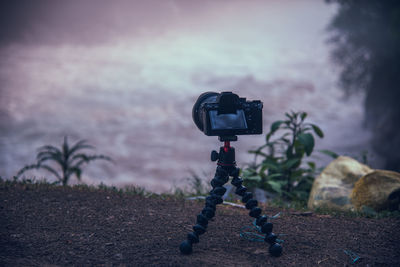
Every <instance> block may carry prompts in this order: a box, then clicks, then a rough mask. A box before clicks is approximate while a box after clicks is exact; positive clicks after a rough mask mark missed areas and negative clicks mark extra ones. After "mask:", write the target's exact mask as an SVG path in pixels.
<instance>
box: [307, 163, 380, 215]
mask: <svg viewBox="0 0 400 267" xmlns="http://www.w3.org/2000/svg"><path fill="white" fill-rule="evenodd" d="M372 171H373V170H372V169H371V168H369V167H368V166H366V165H364V164H361V163H359V162H358V161H356V160H355V159H352V158H350V157H345V156H340V157H338V158H337V159H335V160H333V161H332V162H331V163H330V164H329V165H328V166H327V167H326V168H325V169H324V170H323V171H322V172H321V174H320V175H319V176H318V177H317V178H316V179H315V180H314V183H313V186H312V189H311V193H310V197H309V199H308V208H310V209H315V208H318V207H324V208H328V209H333V210H342V211H346V210H353V209H354V207H353V205H352V203H351V200H350V195H351V192H352V190H353V187H354V184H355V183H356V182H357V181H358V179H360V178H361V177H362V176H364V175H366V174H368V173H370V172H372Z"/></svg>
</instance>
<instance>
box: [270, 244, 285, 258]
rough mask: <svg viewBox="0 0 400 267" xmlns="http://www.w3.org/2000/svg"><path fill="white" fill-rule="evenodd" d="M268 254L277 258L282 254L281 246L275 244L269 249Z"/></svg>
mask: <svg viewBox="0 0 400 267" xmlns="http://www.w3.org/2000/svg"><path fill="white" fill-rule="evenodd" d="M269 253H270V254H271V255H272V256H274V257H279V256H280V255H281V254H282V246H281V245H280V244H278V243H275V244H273V245H271V246H270V247H269Z"/></svg>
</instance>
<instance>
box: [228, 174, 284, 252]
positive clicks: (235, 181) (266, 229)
mask: <svg viewBox="0 0 400 267" xmlns="http://www.w3.org/2000/svg"><path fill="white" fill-rule="evenodd" d="M239 172H240V169H239V168H234V169H232V170H231V171H230V173H229V174H230V175H231V176H232V177H233V178H232V182H231V183H232V185H234V186H235V187H236V191H235V193H236V194H237V195H239V196H241V197H242V202H243V203H245V204H246V209H248V210H250V212H249V215H250V216H251V217H253V218H255V219H256V224H257V225H258V226H260V227H261V231H262V232H263V233H264V234H265V238H264V241H265V242H267V243H268V244H269V245H270V247H269V253H270V254H271V255H272V256H276V257H278V256H280V255H281V254H282V246H281V245H280V244H279V243H277V242H276V239H277V236H276V235H275V234H274V233H272V228H273V224H272V223H271V222H268V216H267V215H263V216H261V212H262V210H261V209H260V208H259V207H257V206H258V202H257V200H256V199H253V194H252V193H251V192H247V188H246V187H245V186H243V185H242V183H243V180H242V179H241V178H239Z"/></svg>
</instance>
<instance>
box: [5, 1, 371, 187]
mask: <svg viewBox="0 0 400 267" xmlns="http://www.w3.org/2000/svg"><path fill="white" fill-rule="evenodd" d="M171 3H174V5H172V6H171V7H170V8H171V12H172V13H173V14H175V15H174V16H172V17H173V18H174V19H173V20H172V22H170V21H169V20H168V19H166V20H165V23H164V24H163V23H155V22H154V21H153V20H151V19H149V20H148V21H144V22H142V25H141V26H140V27H138V28H134V29H132V31H133V33H134V34H131V35H129V34H126V32H124V34H122V33H120V32H118V34H119V35H118V34H115V33H114V35H112V36H113V38H112V40H110V39H107V41H99V42H94V43H87V42H86V39H85V40H81V39H79V38H77V39H76V38H75V39H73V38H72V39H67V40H63V41H62V42H61V41H60V42H45V41H43V42H28V43H18V42H14V43H12V44H10V45H7V46H3V47H2V48H1V50H0V56H1V58H2V60H1V63H0V85H1V89H0V90H1V91H0V97H1V99H0V104H1V108H0V110H1V111H2V113H0V114H2V117H1V123H0V129H1V133H0V149H1V151H0V175H1V176H3V177H12V175H15V174H16V172H17V171H18V170H19V169H20V168H21V167H22V166H24V165H25V164H28V163H33V162H34V160H35V158H34V156H35V152H36V150H35V149H36V148H38V147H39V146H41V145H44V144H53V145H59V144H61V142H62V139H63V136H64V135H68V136H69V138H70V140H72V141H77V140H79V139H88V140H89V142H90V143H91V144H93V145H94V146H96V148H97V149H96V151H95V152H96V153H102V154H106V155H109V156H111V157H112V158H113V159H114V161H115V162H116V163H115V164H110V163H108V162H101V161H98V162H94V163H92V164H90V165H88V166H87V168H85V169H84V173H83V181H84V182H86V183H88V184H98V183H99V182H101V181H102V182H104V183H106V184H114V185H118V186H122V185H125V184H136V185H139V186H144V187H146V188H147V189H149V190H152V191H155V192H163V191H166V190H171V188H173V187H176V186H178V187H184V186H185V185H186V184H187V179H186V178H187V177H189V176H190V172H191V171H194V172H196V173H198V174H200V175H203V177H204V178H205V179H210V178H211V175H212V173H213V171H214V169H215V164H214V163H211V162H210V161H209V153H210V151H211V150H213V149H218V147H219V145H220V143H219V142H218V140H217V138H216V137H207V136H205V135H203V134H202V133H201V132H200V131H199V130H198V129H197V128H196V127H195V125H194V123H193V122H192V118H191V109H192V106H193V104H194V102H195V100H196V98H197V97H198V95H200V94H201V93H202V92H204V91H217V92H220V91H233V92H235V93H237V94H239V95H240V96H244V97H247V98H248V99H260V100H262V101H263V102H264V123H265V126H264V129H268V128H269V125H270V123H271V122H273V121H274V120H276V119H280V118H282V116H283V114H284V112H285V111H289V110H304V111H307V112H308V113H309V118H310V120H311V121H312V122H314V123H316V124H318V125H320V126H321V128H322V129H323V130H324V132H325V134H326V138H324V139H323V140H318V141H317V148H328V149H332V150H334V151H337V152H339V153H347V154H354V155H355V154H358V153H359V152H360V151H362V150H364V149H368V147H369V146H368V145H367V144H368V140H369V133H368V132H365V130H363V129H362V125H361V121H362V118H363V110H362V101H363V97H362V96H360V97H358V98H357V97H354V98H352V99H344V98H343V95H342V93H341V91H340V90H339V89H338V88H337V85H336V80H337V75H338V70H337V69H335V68H334V67H333V66H332V64H331V63H330V61H329V48H328V47H327V45H326V43H325V40H326V35H325V33H324V29H325V27H326V25H327V23H328V22H329V20H330V18H331V17H332V16H333V14H334V12H335V7H334V6H326V5H325V4H324V3H320V2H319V1H296V2H294V1H292V2H289V1H288V2H286V1H283V2H279V3H276V2H273V1H271V2H269V1H267V2H265V1H260V2H257V1H256V2H254V4H252V5H248V4H246V3H247V2H246V1H234V2H231V3H230V5H229V6H227V5H226V4H223V2H214V1H212V2H207V4H206V5H207V8H203V9H201V10H196V7H192V6H190V5H184V4H183V3H181V2H175V1H172V2H171ZM131 4H132V5H135V3H131ZM174 10H175V11H174ZM189 11H190V12H189ZM174 12H175V13H174ZM152 15H154V14H153V13H151V12H149V16H152ZM154 16H155V15H154ZM172 17H171V18H172ZM125 19H126V18H125ZM96 29H97V28H96ZM128 30H130V29H128ZM109 31H110V30H109ZM50 33H51V32H50ZM50 33H48V34H50ZM96 34H98V33H96ZM43 36H46V35H45V34H44V35H43ZM115 36H117V37H118V38H116V37H115ZM263 140H264V137H263V136H241V137H239V141H238V142H235V143H234V144H233V146H235V147H236V149H237V161H238V163H239V166H244V164H245V163H246V162H249V161H251V160H252V157H251V156H250V155H249V154H247V150H249V149H251V148H254V147H256V146H258V145H260V144H262V143H263ZM327 161H328V159H326V158H324V157H321V158H320V159H319V162H321V163H324V162H325V163H326V162H327ZM27 174H28V173H27ZM28 175H35V176H38V177H42V176H44V175H46V177H50V176H48V175H47V174H46V173H44V172H31V173H29V174H28ZM48 179H51V178H48Z"/></svg>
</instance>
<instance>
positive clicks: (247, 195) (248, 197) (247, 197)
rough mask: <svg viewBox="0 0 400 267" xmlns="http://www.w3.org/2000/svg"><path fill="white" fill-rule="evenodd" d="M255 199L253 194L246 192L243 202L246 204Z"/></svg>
mask: <svg viewBox="0 0 400 267" xmlns="http://www.w3.org/2000/svg"><path fill="white" fill-rule="evenodd" d="M252 198H253V193H251V192H246V193H245V194H244V195H243V197H242V202H243V203H246V202H247V201H249V200H250V199H252Z"/></svg>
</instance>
